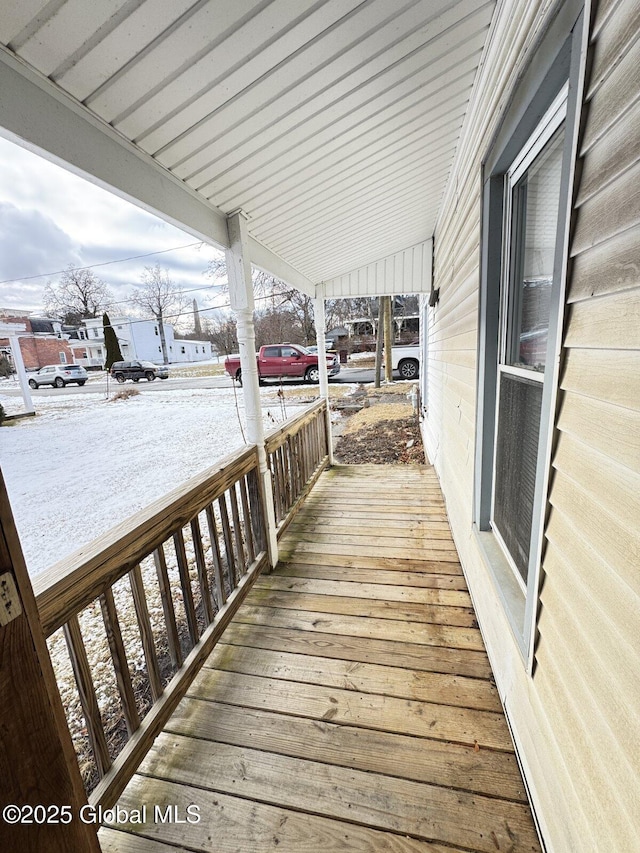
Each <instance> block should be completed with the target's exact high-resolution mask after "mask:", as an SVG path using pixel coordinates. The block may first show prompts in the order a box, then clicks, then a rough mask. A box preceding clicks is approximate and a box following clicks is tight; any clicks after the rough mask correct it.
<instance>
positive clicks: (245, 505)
mask: <svg viewBox="0 0 640 853" xmlns="http://www.w3.org/2000/svg"><path fill="white" fill-rule="evenodd" d="M238 488H239V489H240V500H241V501H242V519H243V521H244V525H243V527H244V538H245V539H246V542H247V553H248V555H249V565H251V563H253V561H254V560H255V558H256V552H255V548H254V547H253V531H252V529H251V516H250V515H249V499H248V497H247V478H246V477H242V478H241V479H240V480H238Z"/></svg>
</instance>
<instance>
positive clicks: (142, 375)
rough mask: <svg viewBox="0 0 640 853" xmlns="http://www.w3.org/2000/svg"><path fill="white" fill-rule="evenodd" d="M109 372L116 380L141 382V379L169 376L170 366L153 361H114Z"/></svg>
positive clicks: (150, 379)
mask: <svg viewBox="0 0 640 853" xmlns="http://www.w3.org/2000/svg"><path fill="white" fill-rule="evenodd" d="M109 373H110V374H111V375H112V376H113V378H114V379H115V380H116V382H120V383H122V382H126V381H127V379H132V380H133V381H134V382H139V381H140V380H141V379H146V380H147V382H153V380H154V379H156V378H159V379H168V378H169V368H168V367H167V366H166V364H160V365H158V364H154V363H153V362H152V361H114V363H113V364H112V365H111V370H110V371H109Z"/></svg>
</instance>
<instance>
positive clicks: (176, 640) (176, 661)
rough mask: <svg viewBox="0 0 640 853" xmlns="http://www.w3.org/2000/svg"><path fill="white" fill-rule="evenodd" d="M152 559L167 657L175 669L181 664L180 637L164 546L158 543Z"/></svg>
mask: <svg viewBox="0 0 640 853" xmlns="http://www.w3.org/2000/svg"><path fill="white" fill-rule="evenodd" d="M153 559H154V562H155V564H156V574H157V576H158V587H159V589H160V599H161V601H162V612H163V613H164V624H165V625H166V628H167V645H168V646H169V657H170V658H171V663H172V664H173V666H174V668H175V669H179V668H180V667H181V666H182V649H181V648H180V637H179V636H178V626H177V625H176V612H175V609H174V607H173V599H172V597H171V584H170V582H169V573H168V571H167V561H166V558H165V556H164V548H163V547H162V545H160V546H159V547H158V548H156V550H155V551H154V552H153Z"/></svg>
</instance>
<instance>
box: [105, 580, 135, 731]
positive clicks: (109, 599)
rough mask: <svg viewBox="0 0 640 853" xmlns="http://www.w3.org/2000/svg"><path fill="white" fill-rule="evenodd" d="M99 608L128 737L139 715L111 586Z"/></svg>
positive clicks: (133, 729) (106, 590)
mask: <svg viewBox="0 0 640 853" xmlns="http://www.w3.org/2000/svg"><path fill="white" fill-rule="evenodd" d="M100 609H101V610H102V621H103V622H104V628H105V631H106V633H107V642H108V643H109V649H110V650H111V659H112V660H113V668H114V671H115V674H116V684H117V685H118V692H119V693H120V700H121V702H122V712H123V714H124V721H125V724H126V726H127V732H128V733H129V737H131V735H132V734H133V733H134V732H135V730H136V729H137V728H138V727H139V725H140V717H139V715H138V709H137V708H136V697H135V696H134V694H133V687H132V686H131V674H130V672H129V664H128V662H127V654H126V652H125V648H124V642H123V641H122V633H121V631H120V622H119V620H118V612H117V610H116V604H115V601H114V599H113V591H112V589H111V587H108V588H107V589H105V591H104V592H103V593H102V595H101V596H100Z"/></svg>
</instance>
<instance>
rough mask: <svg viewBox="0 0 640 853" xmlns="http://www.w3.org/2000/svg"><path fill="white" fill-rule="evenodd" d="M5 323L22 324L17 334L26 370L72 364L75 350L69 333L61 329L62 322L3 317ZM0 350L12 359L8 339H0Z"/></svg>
mask: <svg viewBox="0 0 640 853" xmlns="http://www.w3.org/2000/svg"><path fill="white" fill-rule="evenodd" d="M3 322H4V323H6V324H9V325H11V324H16V325H17V326H18V327H20V328H22V327H24V329H25V330H24V331H20V332H19V333H18V340H19V342H20V350H21V352H22V359H23V361H24V366H25V368H26V369H27V370H39V369H40V368H41V367H44V366H45V364H73V363H74V362H75V361H76V356H75V351H74V349H73V348H72V347H71V346H70V344H69V340H68V336H67V334H66V333H64V332H63V331H62V322H61V321H60V320H55V319H52V318H49V317H26V316H25V317H6V318H4V320H3ZM0 352H3V353H4V354H5V355H6V356H7V358H9V360H11V347H10V344H9V339H8V338H0Z"/></svg>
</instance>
